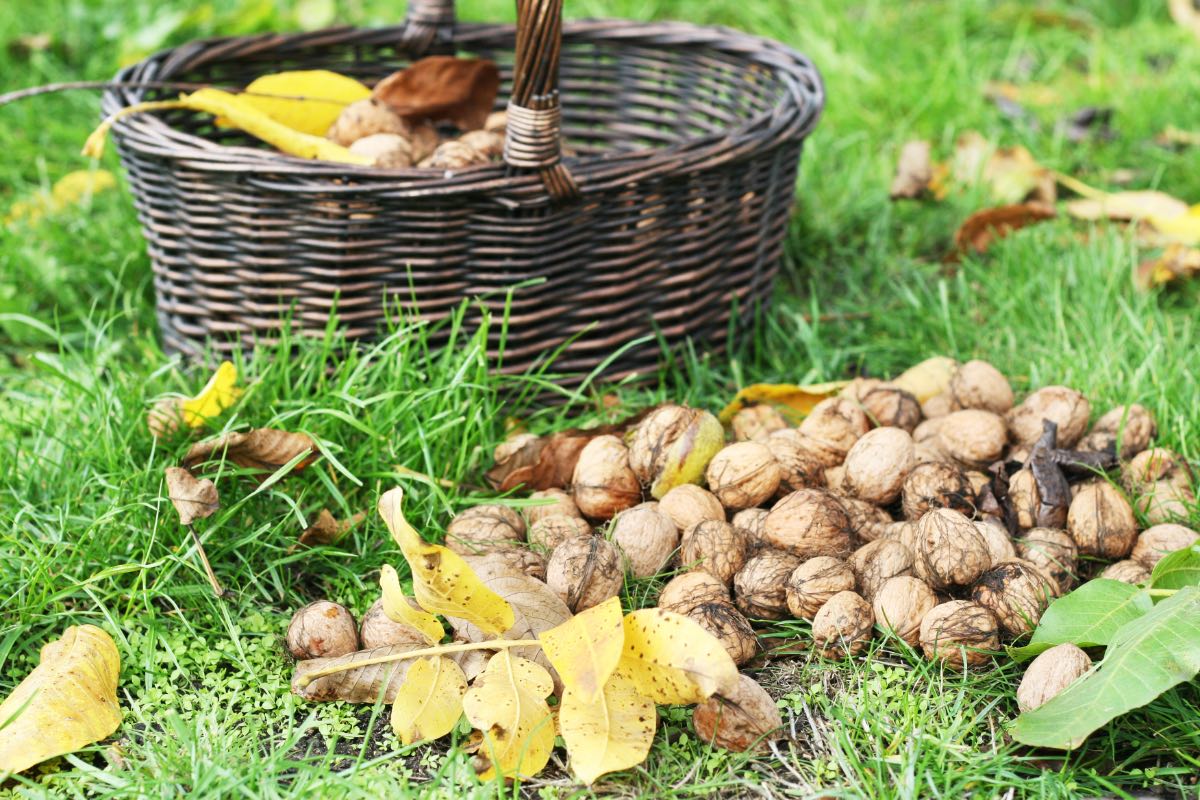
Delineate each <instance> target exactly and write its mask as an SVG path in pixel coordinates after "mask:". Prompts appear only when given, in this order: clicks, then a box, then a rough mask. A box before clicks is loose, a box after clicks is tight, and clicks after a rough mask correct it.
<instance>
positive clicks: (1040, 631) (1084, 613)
mask: <svg viewBox="0 0 1200 800" xmlns="http://www.w3.org/2000/svg"><path fill="white" fill-rule="evenodd" d="M1153 606H1154V604H1153V603H1152V602H1151V600H1150V596H1149V595H1148V594H1146V593H1145V592H1144V591H1142V590H1141V589H1139V588H1138V587H1136V586H1133V585H1131V584H1128V583H1122V582H1121V581H1112V580H1108V579H1107V578H1097V579H1096V580H1094V581H1088V582H1087V583H1085V584H1084V585H1083V586H1080V587H1079V588H1078V589H1076V590H1075V591H1073V592H1071V593H1070V594H1068V595H1066V596H1065V597H1060V598H1058V599H1057V600H1055V601H1054V602H1053V603H1051V604H1050V607H1049V608H1047V609H1046V613H1044V614H1042V621H1041V623H1040V624H1039V625H1038V627H1037V630H1036V631H1034V632H1033V638H1032V639H1030V640H1029V644H1027V645H1025V646H1024V647H1010V648H1008V654H1009V655H1010V656H1012V657H1013V658H1014V659H1016V660H1017V661H1024V660H1026V659H1028V658H1033V657H1034V656H1036V655H1038V654H1039V653H1041V652H1042V651H1043V650H1049V649H1050V648H1051V647H1054V645H1056V644H1063V643H1064V642H1070V643H1071V644H1076V645H1079V646H1080V647H1094V646H1096V645H1106V644H1108V643H1109V641H1110V640H1111V639H1112V637H1113V634H1115V633H1116V632H1117V630H1118V629H1119V628H1120V627H1121V626H1122V625H1124V624H1125V623H1126V622H1129V621H1130V620H1134V619H1137V618H1138V617H1140V616H1142V615H1143V614H1145V613H1146V612H1147V611H1149V610H1150V609H1151V608H1153Z"/></svg>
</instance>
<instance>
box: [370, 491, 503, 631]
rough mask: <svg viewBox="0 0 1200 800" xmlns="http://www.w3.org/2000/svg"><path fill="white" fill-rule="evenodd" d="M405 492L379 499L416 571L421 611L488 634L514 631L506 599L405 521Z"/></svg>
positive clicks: (459, 558) (383, 514) (455, 555)
mask: <svg viewBox="0 0 1200 800" xmlns="http://www.w3.org/2000/svg"><path fill="white" fill-rule="evenodd" d="M403 500H404V490H403V489H401V488H399V487H396V488H395V489H392V490H391V491H388V492H385V493H384V494H383V496H381V497H380V498H379V515H380V516H381V517H383V522H384V524H385V525H387V527H388V530H389V531H391V534H392V538H393V539H395V540H396V544H398V545H400V551H401V552H402V553H403V554H404V558H405V560H406V561H408V566H409V567H410V568H411V569H412V575H413V594H414V595H416V598H417V603H418V605H420V606H421V608H423V609H425V610H426V611H429V612H431V613H434V614H443V615H445V616H448V617H458V618H459V619H464V620H466V621H467V622H470V623H472V624H473V625H475V626H476V627H478V628H479V629H480V630H482V631H483V632H485V633H490V634H493V635H499V634H501V633H504V632H505V631H506V630H508V629H509V628H511V627H512V626H513V623H515V622H516V615H515V614H514V612H513V609H512V606H510V605H509V604H508V602H507V601H505V600H504V598H503V597H501V596H500V595H498V594H496V593H495V592H493V591H492V590H491V589H489V588H487V586H486V585H484V583H483V581H481V580H480V579H479V576H478V575H476V574H475V572H474V571H473V570H472V569H471V567H470V566H469V565H468V564H467V562H466V561H464V560H463V558H462V556H460V555H459V554H458V553H455V552H454V551H453V550H450V549H449V548H446V547H442V546H441V545H437V544H426V543H425V542H424V541H422V540H421V537H420V535H419V534H418V533H417V532H416V531H415V530H413V527H412V526H411V525H409V524H408V520H406V519H405V518H404V511H403V509H402V508H401V504H402V503H403Z"/></svg>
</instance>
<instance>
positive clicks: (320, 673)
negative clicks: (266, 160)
mask: <svg viewBox="0 0 1200 800" xmlns="http://www.w3.org/2000/svg"><path fill="white" fill-rule="evenodd" d="M541 646H542V643H541V642H539V641H538V640H537V639H490V640H488V641H486V642H459V643H457V644H437V645H434V646H433V647H426V648H423V649H421V650H409V651H407V652H404V653H389V654H388V655H386V656H376V657H374V658H363V659H359V660H357V661H347V662H346V663H344V664H335V665H333V666H331V667H325V668H324V669H318V670H314V671H312V672H310V673H308V674H307V675H303V676H301V677H300V679H299V680H297V681H296V685H297V687H298V688H300V689H303V688H305V687H306V686H308V685H309V684H310V683H312V682H313V681H315V680H316V679H317V678H324V677H325V676H327V675H335V674H337V673H339V672H345V671H346V670H349V669H358V668H359V667H370V666H373V665H375V664H387V663H390V662H392V661H406V660H408V659H410V658H423V657H425V656H442V655H446V654H447V653H465V652H467V651H468V650H503V649H505V648H509V647H541Z"/></svg>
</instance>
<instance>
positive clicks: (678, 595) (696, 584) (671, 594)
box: [658, 570, 732, 614]
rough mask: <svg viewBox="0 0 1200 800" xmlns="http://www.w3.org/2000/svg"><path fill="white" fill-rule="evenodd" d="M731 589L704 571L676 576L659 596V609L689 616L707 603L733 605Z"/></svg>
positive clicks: (694, 571)
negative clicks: (695, 609) (688, 614)
mask: <svg viewBox="0 0 1200 800" xmlns="http://www.w3.org/2000/svg"><path fill="white" fill-rule="evenodd" d="M731 602H732V601H731V600H730V596H729V587H728V586H726V585H725V583H724V582H723V581H721V579H720V578H717V577H715V576H713V575H710V574H708V573H707V572H704V571H702V570H693V571H691V572H684V573H683V574H681V575H676V576H675V577H674V578H672V579H671V580H670V581H668V582H667V585H666V586H664V587H663V588H662V591H661V592H659V594H658V607H659V608H665V609H666V610H667V611H674V612H675V613H677V614H687V613H689V612H690V611H691V610H692V609H693V608H697V607H699V606H702V605H705V604H706V603H726V604H731Z"/></svg>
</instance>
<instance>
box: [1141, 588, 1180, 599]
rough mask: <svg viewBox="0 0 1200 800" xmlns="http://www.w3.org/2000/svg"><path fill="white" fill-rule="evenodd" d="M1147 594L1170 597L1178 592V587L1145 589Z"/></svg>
mask: <svg viewBox="0 0 1200 800" xmlns="http://www.w3.org/2000/svg"><path fill="white" fill-rule="evenodd" d="M1144 591H1145V592H1146V594H1148V595H1150V596H1151V597H1170V596H1171V595H1173V594H1175V593H1176V592H1178V591H1179V590H1178V589H1145V590H1144Z"/></svg>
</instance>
